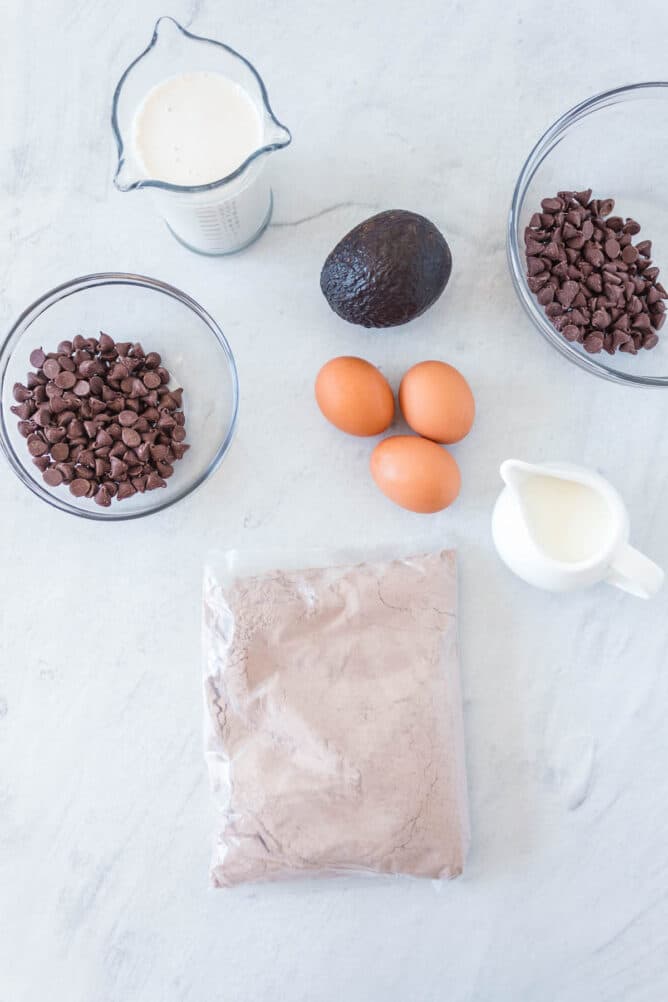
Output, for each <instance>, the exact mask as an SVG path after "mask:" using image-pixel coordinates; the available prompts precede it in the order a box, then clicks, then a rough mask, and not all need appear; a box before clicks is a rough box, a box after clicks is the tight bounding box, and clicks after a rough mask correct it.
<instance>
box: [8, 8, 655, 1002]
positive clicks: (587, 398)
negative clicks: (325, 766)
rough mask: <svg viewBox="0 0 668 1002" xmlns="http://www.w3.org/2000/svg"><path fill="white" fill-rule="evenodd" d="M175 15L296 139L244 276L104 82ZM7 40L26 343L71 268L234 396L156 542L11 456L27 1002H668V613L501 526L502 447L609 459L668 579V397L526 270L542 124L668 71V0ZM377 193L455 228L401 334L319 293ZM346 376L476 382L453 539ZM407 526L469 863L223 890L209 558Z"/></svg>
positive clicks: (223, 14) (215, 11) (93, 26)
mask: <svg viewBox="0 0 668 1002" xmlns="http://www.w3.org/2000/svg"><path fill="white" fill-rule="evenodd" d="M165 13H170V14H173V15H174V16H176V17H177V18H180V19H181V20H182V21H183V22H185V23H188V24H190V25H191V27H192V28H193V30H195V31H197V32H201V33H202V34H209V35H213V36H217V37H220V38H223V39H225V40H226V41H228V42H230V43H231V44H232V45H233V46H235V47H236V48H237V49H239V50H240V51H241V52H243V53H245V54H247V55H248V56H249V58H251V59H252V61H253V62H254V63H255V64H256V65H257V66H258V67H259V69H260V71H261V72H262V74H263V76H264V79H265V81H266V83H267V86H268V89H269V94H270V97H271V101H272V105H273V107H274V110H275V111H276V113H277V115H278V116H279V118H281V119H282V120H283V121H285V122H286V124H287V125H288V126H289V127H290V128H291V129H292V131H293V135H294V142H293V144H292V146H291V147H290V148H289V149H288V150H286V151H285V152H284V153H281V154H280V155H277V156H276V157H275V158H273V160H274V162H273V169H274V171H275V178H274V189H275V194H276V210H275V217H274V221H273V225H272V226H271V227H270V228H269V230H268V231H267V233H266V234H265V235H264V237H263V238H262V240H261V241H260V242H259V243H258V244H257V245H255V246H254V247H253V248H252V249H251V250H249V251H248V252H246V253H244V254H242V255H240V256H239V257H238V258H236V259H233V260H229V261H218V260H207V259H201V258H198V257H196V256H194V255H191V254H189V253H188V252H186V251H185V250H183V249H182V248H181V247H180V246H179V245H178V244H176V243H175V242H173V241H172V240H170V238H169V237H168V236H167V234H166V233H165V232H164V231H163V229H162V228H161V226H160V224H159V223H158V221H157V220H156V218H155V216H154V214H153V211H152V207H151V205H150V201H149V200H148V199H144V198H143V197H142V194H141V193H135V194H127V195H120V194H119V193H117V192H116V191H115V190H114V189H113V187H112V183H111V176H112V172H113V163H114V146H113V142H112V137H111V132H110V129H109V126H108V118H109V104H110V98H111V93H112V91H113V87H114V85H115V83H116V79H117V77H118V75H119V74H120V72H121V70H122V69H123V68H124V66H125V65H126V64H127V62H128V61H129V60H130V58H131V57H132V56H133V55H134V54H136V53H137V52H138V51H139V50H140V49H141V48H142V47H143V46H144V45H145V44H146V42H147V40H148V38H149V36H150V33H151V30H152V25H153V22H154V20H155V18H156V17H157V16H158V15H159V14H165ZM3 19H4V20H3V31H2V33H1V34H0V47H1V52H0V67H1V69H0V112H1V115H0V120H1V121H2V127H3V140H2V149H1V151H0V162H1V169H0V232H2V234H3V237H4V239H3V243H2V248H3V249H2V253H1V254H0V323H1V324H2V326H3V328H6V327H7V326H8V325H9V323H10V322H11V321H12V320H13V319H14V318H15V317H16V315H17V314H18V313H19V312H20V310H21V309H23V307H24V306H25V305H26V304H27V303H29V302H31V301H32V300H33V299H34V298H35V297H36V296H37V295H39V294H40V293H41V292H43V291H44V290H46V289H48V288H50V287H52V286H53V285H55V284H57V283H58V282H60V281H63V280H66V279H68V278H71V277H73V276H74V275H78V274H84V273H87V272H91V271H96V270H127V271H137V272H143V273H145V274H148V275H151V276H156V277H159V278H161V279H164V280H165V281H168V282H172V283H173V284H175V285H177V286H179V287H181V288H183V289H185V290H187V291H188V292H189V293H191V294H192V295H193V296H194V297H195V298H196V299H198V300H199V301H200V302H201V303H202V304H203V305H204V306H206V307H207V308H208V309H209V310H210V311H211V312H212V313H213V314H214V315H215V316H216V318H217V319H218V320H219V322H220V323H221V326H222V327H223V329H224V331H225V333H226V335H227V337H228V338H229V340H230V342H231V344H232V347H233V350H234V352H235V354H236V357H237V361H238V365H239V374H240V381H241V389H242V408H241V417H240V423H239V430H238V436H237V440H236V442H235V444H234V446H233V448H232V451H231V453H230V455H229V457H228V459H227V460H226V462H225V464H224V466H223V468H222V469H221V470H220V472H219V473H218V475H217V476H216V477H215V478H214V480H213V481H212V482H211V483H210V484H208V485H207V486H206V487H205V488H204V489H202V490H201V491H200V492H199V493H198V494H196V495H195V496H194V497H193V498H191V499H190V500H189V501H187V502H186V503H183V504H181V505H179V506H177V507H176V508H174V509H170V510H169V511H167V512H164V513H162V514H161V515H159V516H157V517H154V518H152V519H151V520H147V521H146V522H140V523H131V524H127V525H121V524H117V525H109V526H105V527H100V526H97V525H90V524H83V523H79V522H75V521H74V520H71V519H68V518H67V517H65V516H63V515H61V514H59V513H58V512H55V511H51V510H47V509H46V507H45V506H44V505H42V504H41V503H40V502H38V501H37V500H36V499H34V498H32V497H31V496H28V495H27V494H26V492H25V491H24V489H23V487H22V486H21V485H20V484H19V483H18V481H16V480H15V479H14V477H13V476H12V475H11V474H10V473H9V472H8V470H7V469H6V468H5V467H3V468H2V470H0V553H2V568H3V587H2V593H1V601H0V1002H38V1000H42V999H49V1002H217V1000H225V1002H274V1000H281V1002H283V1000H285V1002H338V1000H339V999H345V1000H347V1002H377V1000H378V1002H380V1000H383V1002H407V1000H411V1002H412V1000H415V1002H441V1000H443V999H447V1000H448V1002H663V1000H664V999H666V997H668V837H667V836H668V727H667V726H666V707H667V706H668V672H666V670H665V669H666V667H667V665H666V661H667V660H668V659H667V654H666V652H667V649H668V614H667V608H666V602H667V600H668V599H667V594H668V593H667V594H664V595H661V596H659V597H658V598H657V599H655V600H654V602H652V603H642V602H639V601H636V600H633V599H631V598H629V597H627V596H625V595H622V594H621V593H617V592H615V591H613V590H612V589H609V590H608V589H606V588H605V587H600V588H596V589H594V590H592V591H589V592H587V593H584V594H577V595H571V596H562V597H559V596H550V595H545V594H541V593H538V592H535V591H532V590H531V589H529V588H528V587H526V586H525V585H523V584H522V583H521V582H519V581H517V580H515V579H514V578H513V577H511V576H510V574H509V573H508V572H507V571H506V570H505V569H504V567H503V566H502V565H501V564H500V562H499V561H498V560H497V559H496V557H495V555H494V553H493V552H492V548H491V539H490V531H489V514H490V510H491V506H492V504H493V501H494V498H495V496H496V492H497V490H498V487H499V483H498V480H497V473H496V471H497V468H498V464H499V462H500V461H501V460H502V459H504V458H507V457H508V456H509V455H511V454H515V455H518V456H522V457H525V458H527V459H536V460H539V459H548V458H554V459H558V458H563V459H568V460H571V461H576V462H583V463H585V464H590V465H592V466H594V467H597V468H598V469H600V470H601V472H602V473H603V474H604V475H605V476H607V477H609V479H610V480H611V481H612V482H613V483H616V484H617V485H618V486H619V487H620V488H621V489H622V490H623V493H624V495H625V498H626V500H627V502H628V505H629V509H630V512H631V517H632V524H633V527H634V536H633V541H634V542H635V544H636V545H637V546H638V547H640V548H642V549H644V550H646V551H647V552H648V553H649V554H650V555H651V556H652V557H653V558H654V559H656V560H657V561H658V562H659V563H662V564H663V565H664V566H668V519H667V518H666V515H665V512H666V511H667V510H668V473H667V471H668V435H666V428H667V427H668V393H664V392H663V391H662V390H658V391H651V392H650V391H648V392H642V391H637V390H628V389H624V388H621V387H617V386H614V385H612V384H607V383H604V382H603V381H600V380H594V379H592V377H590V376H588V375H587V374H585V373H582V372H580V371H578V370H576V369H575V367H573V366H569V365H568V364H567V363H566V362H565V361H563V360H562V359H561V358H560V357H559V356H558V355H557V354H556V353H555V352H554V351H553V350H552V349H551V348H550V347H549V346H548V345H547V344H545V343H544V342H543V341H542V339H540V338H539V337H538V335H537V334H535V333H534V332H533V331H532V330H531V329H530V328H529V326H528V323H527V321H526V319H525V317H524V315H523V314H522V312H521V310H520V308H519V306H518V304H517V303H516V301H515V298H514V293H513V291H512V289H511V286H510V281H509V278H508V275H507V270H506V263H505V249H504V224H505V217H506V212H507V208H508V204H509V200H510V194H511V191H512V187H513V184H514V181H515V178H516V175H517V173H518V171H519V168H520V165H521V163H522V161H523V158H524V156H525V154H526V152H527V151H528V149H529V147H530V146H531V145H532V143H533V142H534V140H535V139H536V137H537V136H538V134H539V133H540V132H541V131H542V130H543V129H544V128H545V127H546V126H547V124H548V123H549V122H550V121H552V120H553V119H554V118H555V117H556V116H557V115H558V114H560V113H561V112H562V111H564V110H565V109H566V108H568V107H569V106H570V105H572V104H574V103H575V102H576V101H578V100H580V99H581V98H583V97H585V96H587V95H589V94H591V93H593V92H595V91H599V90H603V89H605V88H606V87H610V86H614V85H617V84H620V83H625V82H629V81H632V80H638V79H661V78H662V77H665V75H666V49H665V37H666V30H667V29H668V10H667V9H666V7H665V5H664V4H663V3H661V2H660V0H648V2H647V3H645V4H644V5H642V8H640V7H639V6H638V5H630V4H628V3H622V2H618V0H592V2H590V3H589V4H587V5H582V4H579V3H577V2H576V0H564V2H563V3H561V4H560V5H558V6H556V7H554V6H553V7H550V6H549V5H545V4H538V3H535V2H531V0H508V2H506V3H503V4H501V3H496V2H493V0H486V2H484V0H477V2H476V0H471V2H470V3H463V2H454V0H416V2H415V3H411V4H401V3H398V2H397V0H389V2H380V0H369V2H367V3H359V2H357V3H355V2H353V0H339V2H338V3H336V4H335V3H324V2H312V3H310V4H304V3H299V4H298V3H277V2H272V0H263V2H259V0H246V2H245V3H243V4H240V5H237V6H236V7H232V6H230V5H224V4H221V3H216V2H215V0H195V2H183V3H179V2H167V0H143V2H142V3H136V2H131V0H117V2H116V3H115V4H113V5H110V4H108V3H103V2H102V0H69V2H68V3H65V2H64V0H41V2H40V0H25V2H24V3H18V2H17V0H6V2H5V4H4V5H3ZM639 169H642V165H639ZM376 207H379V208H380V207H387V208H390V207H401V208H412V209H415V210H416V211H419V212H423V213H425V214H426V215H428V216H430V217H431V218H433V219H434V221H435V222H436V223H437V224H438V225H439V226H440V227H441V228H442V229H443V230H444V232H445V233H446V234H447V236H448V239H449V241H450V243H451V246H452V251H453V257H454V262H455V269H454V272H453V278H452V281H451V283H450V286H449V287H448V289H447V292H446V294H445V295H444V296H443V298H442V299H441V300H440V301H439V303H438V304H437V305H436V306H435V307H434V308H433V309H432V310H431V311H429V312H428V313H427V314H425V316H423V317H422V318H420V319H419V320H418V321H416V322H415V323H414V324H412V325H411V327H410V328H408V329H406V330H403V331H394V332H388V333H386V334H383V335H379V336H378V335H373V334H368V333H364V332H363V331H360V330H357V329H354V328H352V327H348V326H347V325H345V324H344V323H343V322H341V321H340V320H339V319H338V318H337V317H336V316H335V315H334V314H333V313H331V312H330V311H329V310H328V308H327V306H326V304H325V302H324V300H323V298H322V296H321V294H320V290H319V283H318V279H319V270H320V265H321V263H322V261H323V260H324V258H325V256H326V254H327V253H328V252H329V250H330V249H331V247H332V246H333V245H334V243H335V242H336V241H337V240H338V239H339V238H340V237H341V236H342V235H343V234H344V233H345V232H346V231H347V230H348V229H349V228H350V227H351V226H353V225H354V224H356V223H357V222H359V221H360V220H361V219H363V218H364V217H365V216H366V215H368V214H370V213H371V212H372V211H374V210H375V208H376ZM666 266H667V267H668V263H666ZM65 333H67V332H64V334H65ZM112 333H113V332H112ZM334 354H363V355H365V356H366V357H368V358H369V359H370V360H372V361H374V362H375V363H377V364H380V365H381V366H382V367H383V369H384V371H385V372H386V373H387V374H388V376H389V377H390V378H391V379H392V380H398V378H399V377H400V375H401V373H402V372H403V370H404V369H405V368H406V367H408V366H409V365H410V364H412V363H413V362H415V361H417V360H419V359H421V358H428V357H433V356H436V357H443V358H445V359H447V360H448V361H450V362H452V363H454V364H455V365H457V366H458V367H460V368H461V369H462V370H463V371H464V372H465V373H466V374H467V376H468V377H469V378H470V380H471V382H472V384H473V386H474V388H475V391H476V395H477V400H478V412H479V417H478V421H477V424H476V427H475V430H474V433H473V434H472V435H471V436H470V437H469V438H468V439H467V440H466V441H465V442H463V443H462V444H461V445H459V446H458V447H457V450H456V452H457V458H458V460H459V462H460V465H461V468H462V471H463V483H464V486H463V492H462V496H461V499H460V501H459V502H458V503H457V505H456V507H454V508H452V509H451V510H450V511H449V512H445V513H443V514H442V515H439V516H436V517H433V518H430V519H424V518H422V517H420V516H413V515H410V514H409V513H407V512H401V511H400V510H398V509H395V508H393V507H392V506H391V505H390V504H389V503H387V502H386V501H385V500H384V499H383V498H382V497H381V496H380V495H378V494H377V493H376V492H375V491H374V489H373V487H372V485H371V483H370V481H369V478H368V476H367V473H366V464H367V462H368V454H369V451H370V446H369V444H368V443H366V442H363V441H357V440H354V441H353V440H349V439H347V438H345V437H344V436H340V435H339V434H337V433H336V432H335V431H334V430H333V429H331V428H329V427H328V426H326V425H325V423H324V422H322V421H321V420H320V419H319V416H318V414H317V413H316V411H315V408H314V405H313V400H312V381H313V377H314V374H315V372H316V371H317V369H318V367H319V366H320V365H321V364H322V362H324V361H325V360H326V359H327V358H329V357H330V356H332V355H334ZM296 442H298V443H299V446H298V448H296V447H295V443H296ZM411 535H412V536H415V537H416V540H418V541H419V542H420V543H421V544H423V545H429V546H438V547H441V546H443V545H456V546H457V547H458V549H459V554H460V566H461V642H462V650H463V674H464V690H465V703H466V707H465V708H466V727H467V744H468V762H469V779H470V789H471V801H472V821H473V849H472V853H471V857H470V865H469V868H468V870H467V873H466V875H465V876H464V878H463V879H461V880H460V881H458V882H455V883H453V884H452V885H448V886H445V887H442V888H441V889H440V890H439V889H435V888H434V887H433V886H432V885H431V884H429V883H404V882H393V881H378V882H368V883H367V882H358V881H353V880H350V881H348V880H342V881H334V882H331V883H327V884H323V883H321V884H317V883H309V884H306V885H303V886H273V887H269V888H266V889H265V888H253V889H242V890H240V891H239V892H234V893H230V894H225V893H213V892H210V891H209V890H208V888H207V864H208V854H209V834H210V831H211V829H212V824H211V815H210V806H209V798H208V791H207V787H206V778H205V770H204V765H203V760H202V752H201V698H200V660H199V649H198V645H199V596H200V577H201V568H202V563H203V559H204V555H205V553H206V551H207V549H208V548H209V547H211V546H214V545H215V546H217V547H245V546H253V547H263V546H276V545H278V544H281V543H285V544H286V545H287V546H289V547H290V548H291V549H293V550H294V549H295V548H300V549H303V550H304V551H305V550H306V549H307V548H308V547H309V546H313V545H321V546H322V545H329V544H332V545H340V544H345V545H349V544H355V543H357V544H359V545H364V544H365V543H368V544H369V545H371V544H375V543H382V542H386V541H388V540H392V539H396V538H401V539H403V538H405V537H407V536H411Z"/></svg>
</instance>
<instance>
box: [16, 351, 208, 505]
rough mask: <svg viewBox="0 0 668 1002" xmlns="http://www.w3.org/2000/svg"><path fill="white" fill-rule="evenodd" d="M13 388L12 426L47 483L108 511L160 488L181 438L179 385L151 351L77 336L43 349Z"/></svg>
mask: <svg viewBox="0 0 668 1002" xmlns="http://www.w3.org/2000/svg"><path fill="white" fill-rule="evenodd" d="M30 364H31V365H32V366H34V368H35V370H36V371H35V372H29V373H28V376H27V380H26V385H25V386H24V385H23V384H22V383H16V384H15V385H14V399H15V400H16V406H14V407H12V411H13V413H14V414H16V416H17V417H18V418H19V423H18V429H19V432H20V433H21V435H23V437H24V438H25V439H27V444H28V450H29V452H30V455H31V456H32V457H33V462H34V463H35V465H36V466H37V467H38V469H40V470H41V472H42V476H43V477H44V480H45V481H46V483H47V484H49V486H50V487H58V486H59V485H60V484H69V488H70V491H71V493H72V494H73V495H74V496H75V497H78V498H82V497H87V498H93V499H94V500H95V502H96V503H97V504H99V505H102V506H103V507H105V508H107V507H109V505H110V504H111V499H112V498H114V497H115V498H116V499H117V500H118V501H123V500H124V499H125V498H129V497H132V495H133V494H136V493H137V492H140V493H143V492H144V491H150V490H154V489H155V488H157V487H166V486H167V483H166V480H167V478H168V477H171V475H172V473H173V472H174V467H173V463H174V462H175V461H176V460H178V459H181V457H182V456H183V455H184V454H185V452H186V450H187V449H188V448H189V446H188V445H186V443H185V437H186V431H185V415H184V413H183V411H182V410H181V401H182V395H183V390H182V389H181V388H179V389H170V388H169V382H170V378H171V377H170V374H169V372H168V371H167V369H165V368H164V366H163V365H162V359H161V358H160V355H159V354H158V353H157V352H155V351H149V352H148V354H146V353H145V352H144V349H143V348H142V346H141V345H140V344H138V343H137V344H131V343H130V342H121V341H119V342H117V343H116V342H115V341H114V340H113V339H112V338H110V337H109V336H108V335H107V334H100V337H99V339H97V338H84V337H82V336H81V335H80V334H77V335H76V337H74V338H73V339H72V340H71V341H61V343H60V344H59V345H58V348H57V350H56V351H53V352H50V353H49V354H46V353H45V352H44V351H42V349H41V348H36V349H35V350H34V351H33V352H32V353H31V355H30Z"/></svg>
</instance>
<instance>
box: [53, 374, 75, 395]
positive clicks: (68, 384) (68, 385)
mask: <svg viewBox="0 0 668 1002" xmlns="http://www.w3.org/2000/svg"><path fill="white" fill-rule="evenodd" d="M76 382H77V377H76V376H75V375H74V373H73V372H69V371H68V370H67V369H63V370H62V372H59V373H58V375H57V376H56V379H55V383H56V386H59V387H60V388H61V390H71V389H72V387H73V386H75V385H76Z"/></svg>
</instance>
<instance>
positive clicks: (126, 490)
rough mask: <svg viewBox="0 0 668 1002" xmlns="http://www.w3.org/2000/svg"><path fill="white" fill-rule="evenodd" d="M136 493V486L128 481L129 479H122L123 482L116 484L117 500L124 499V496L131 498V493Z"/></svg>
mask: <svg viewBox="0 0 668 1002" xmlns="http://www.w3.org/2000/svg"><path fill="white" fill-rule="evenodd" d="M136 493H137V488H136V487H134V486H133V484H131V483H130V481H129V480H124V481H123V483H120V484H119V485H118V494H117V495H116V496H117V498H118V500H119V501H124V500H125V499H126V498H131V497H132V495H133V494H136Z"/></svg>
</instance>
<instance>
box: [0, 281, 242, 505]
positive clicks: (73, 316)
mask: <svg viewBox="0 0 668 1002" xmlns="http://www.w3.org/2000/svg"><path fill="white" fill-rule="evenodd" d="M101 330H102V331H105V332H106V333H107V334H109V335H110V336H111V337H113V338H114V340H117V341H133V342H134V341H141V343H142V345H143V347H144V350H145V351H147V352H148V351H157V352H159V353H160V355H161V356H162V358H163V360H164V364H165V366H166V368H167V369H169V371H170V373H171V375H172V377H173V380H174V381H175V383H176V384H177V385H179V386H182V387H183V389H184V393H183V409H184V411H185V416H186V432H187V438H186V442H188V444H189V445H190V449H189V450H188V451H187V452H186V453H185V455H184V457H183V458H182V459H180V460H178V461H177V462H176V463H175V464H174V474H173V476H172V477H170V478H169V480H168V481H167V487H163V488H159V489H157V490H153V491H148V492H146V493H145V494H135V495H133V496H132V497H131V498H128V499H127V500H124V501H116V500H115V499H114V500H112V503H111V507H109V508H100V507H99V506H98V505H96V504H95V502H94V501H93V500H92V499H87V498H75V497H74V496H73V495H72V494H71V493H70V491H69V489H68V487H67V486H66V485H64V484H63V485H62V486H60V487H49V486H48V485H47V484H45V483H44V480H43V479H42V474H41V473H40V471H39V470H38V469H37V467H36V466H35V465H34V464H33V462H32V457H31V456H30V454H29V452H28V448H27V444H26V440H25V439H24V438H22V437H21V435H20V434H19V432H18V430H17V421H18V418H17V417H16V415H14V414H12V412H11V411H10V407H11V406H12V404H14V403H15V401H14V398H13V395H12V390H13V386H14V383H25V379H26V374H27V372H28V371H29V370H30V369H32V366H31V365H30V361H29V356H30V353H31V351H32V350H33V349H34V348H39V347H43V348H44V350H45V351H47V352H48V351H53V350H55V347H56V345H57V344H58V343H59V342H60V341H63V340H71V339H72V337H73V336H74V335H75V334H82V335H83V336H84V337H92V336H97V334H98V333H99V332H100V331H101ZM238 399H239V387H238V380H237V370H236V366H235V363H234V357H233V355H232V351H231V349H230V346H229V344H228V343H227V341H226V339H225V336H224V334H223V332H222V331H221V329H220V327H219V326H218V324H217V323H216V321H215V320H214V319H213V317H211V316H210V315H209V314H208V313H207V312H206V310H205V309H203V307H201V306H200V305H199V304H198V303H196V302H195V300H194V299H191V298H190V296H188V295H186V293H185V292H180V291H179V289H175V288H174V287H173V286H171V285H167V284H166V283H165V282H159V281H157V280H156V279H153V278H145V277H144V276H143V275H126V274H117V273H114V272H110V273H104V274H98V275H85V276H83V277H82V278H75V279H73V280H72V281H71V282H66V283H65V284H64V285H59V286H58V287H57V288H56V289H53V290H52V291H51V292H47V293H46V294H45V295H44V296H41V297H40V298H39V299H38V300H37V301H36V302H34V303H33V304H32V305H31V306H29V307H28V309H27V310H25V311H24V312H23V313H22V314H21V316H20V317H19V318H18V320H17V321H16V323H15V324H14V326H13V327H12V329H11V331H10V332H9V334H8V336H7V338H6V340H5V342H4V344H3V346H2V349H1V350H0V447H1V448H2V451H3V453H4V454H5V456H6V458H7V460H8V461H9V464H10V466H11V468H12V469H13V470H14V472H15V473H16V475H17V477H18V478H19V480H21V481H22V483H24V484H25V485H26V487H28V488H29V489H30V490H31V491H32V492H33V494H36V495H37V497H39V498H41V499H42V500H43V501H46V502H47V504H50V505H52V506H53V507H54V508H60V510H61V511H66V512H69V513H70V514H72V515H79V516H81V517H82V518H89V519H96V520H98V521H101V522H114V521H121V520H123V519H131V518H141V517H142V516H143V515H151V514H153V512H157V511H162V510H163V509H164V508H168V507H169V506H170V505H173V504H176V502H177V501H180V500H181V499H182V498H184V497H187V495H188V494H191V493H192V491H194V490H195V489H196V488H197V487H199V486H200V484H203V483H204V481H205V480H207V479H208V478H209V477H210V476H211V474H212V473H213V472H214V471H215V470H216V469H217V468H218V466H219V465H220V463H221V462H222V459H223V457H224V455H225V453H226V452H227V450H228V449H229V447H230V443H231V441H232V436H233V434H234V428H235V425H236V419H237V408H238Z"/></svg>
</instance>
